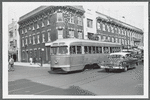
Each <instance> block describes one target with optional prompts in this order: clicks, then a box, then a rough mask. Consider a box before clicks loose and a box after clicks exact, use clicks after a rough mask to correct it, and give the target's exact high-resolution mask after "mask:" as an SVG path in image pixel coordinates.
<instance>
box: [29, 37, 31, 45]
mask: <svg viewBox="0 0 150 100" xmlns="http://www.w3.org/2000/svg"><path fill="white" fill-rule="evenodd" d="M29 43H30V44H31V36H29Z"/></svg>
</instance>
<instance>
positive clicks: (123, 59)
mask: <svg viewBox="0 0 150 100" xmlns="http://www.w3.org/2000/svg"><path fill="white" fill-rule="evenodd" d="M138 65H139V62H138V59H137V58H134V57H132V55H131V53H128V52H116V53H111V54H110V55H109V56H107V57H106V58H105V59H104V60H103V61H102V62H101V68H103V69H105V70H106V72H109V71H110V70H112V69H118V70H122V71H124V72H126V71H127V70H128V69H129V68H136V67H137V66H138Z"/></svg>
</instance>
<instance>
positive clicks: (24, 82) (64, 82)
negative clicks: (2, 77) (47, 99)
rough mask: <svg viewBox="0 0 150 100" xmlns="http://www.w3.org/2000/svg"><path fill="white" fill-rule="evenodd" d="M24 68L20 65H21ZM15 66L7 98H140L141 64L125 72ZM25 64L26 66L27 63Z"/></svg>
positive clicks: (141, 87) (9, 79)
mask: <svg viewBox="0 0 150 100" xmlns="http://www.w3.org/2000/svg"><path fill="white" fill-rule="evenodd" d="M23 65H24V64H23ZM23 65H16V64H15V71H11V72H9V73H8V93H9V95H22V94H23V95H25V94H26V95H60V96H62V95H91V96H102V95H106V96H109V95H143V93H144V92H143V65H142V64H140V65H139V66H138V67H137V68H136V69H130V70H128V71H127V72H120V71H111V72H109V73H108V72H105V71H104V70H103V69H93V70H92V69H91V70H85V71H76V72H72V73H69V74H58V73H52V72H51V71H50V67H48V66H47V67H32V65H31V66H30V67H29V66H28V67H26V66H23ZM27 65H28V64H27Z"/></svg>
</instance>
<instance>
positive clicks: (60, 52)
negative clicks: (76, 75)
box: [59, 46, 68, 54]
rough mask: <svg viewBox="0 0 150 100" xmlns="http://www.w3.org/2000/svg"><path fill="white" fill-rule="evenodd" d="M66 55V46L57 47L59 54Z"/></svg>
mask: <svg viewBox="0 0 150 100" xmlns="http://www.w3.org/2000/svg"><path fill="white" fill-rule="evenodd" d="M67 53H68V50H67V46H61V47H59V54H67Z"/></svg>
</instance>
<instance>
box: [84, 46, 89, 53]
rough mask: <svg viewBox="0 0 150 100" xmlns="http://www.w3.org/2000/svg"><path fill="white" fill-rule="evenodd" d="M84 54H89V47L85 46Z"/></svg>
mask: <svg viewBox="0 0 150 100" xmlns="http://www.w3.org/2000/svg"><path fill="white" fill-rule="evenodd" d="M84 52H85V54H88V47H87V46H84Z"/></svg>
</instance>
